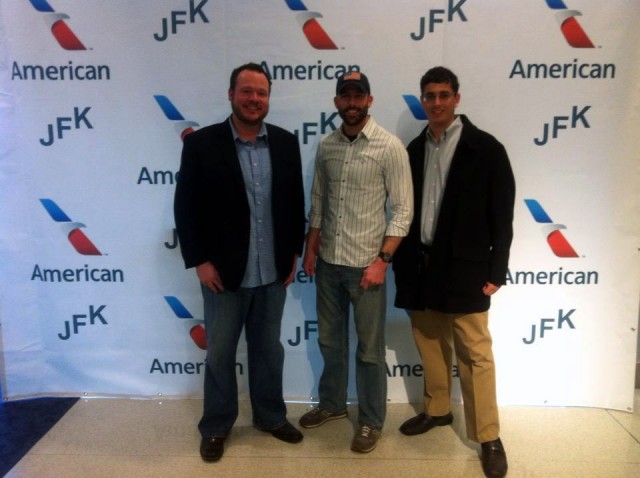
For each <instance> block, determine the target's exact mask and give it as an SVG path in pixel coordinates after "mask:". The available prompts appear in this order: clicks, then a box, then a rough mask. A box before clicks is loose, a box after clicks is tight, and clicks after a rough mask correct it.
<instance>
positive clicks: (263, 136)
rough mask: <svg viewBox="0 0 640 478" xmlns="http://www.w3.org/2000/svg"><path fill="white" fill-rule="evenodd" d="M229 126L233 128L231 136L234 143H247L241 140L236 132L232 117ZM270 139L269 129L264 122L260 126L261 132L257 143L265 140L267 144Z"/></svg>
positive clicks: (257, 137)
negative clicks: (259, 140)
mask: <svg viewBox="0 0 640 478" xmlns="http://www.w3.org/2000/svg"><path fill="white" fill-rule="evenodd" d="M229 126H231V134H232V135H233V140H234V141H240V142H246V141H243V140H242V138H240V136H238V132H237V131H236V128H235V126H233V121H231V116H229ZM268 137H269V136H268V134H267V127H266V125H265V124H264V121H263V122H262V124H261V125H260V131H258V135H257V136H256V141H257V140H258V139H263V140H264V142H265V143H266V142H267V138H268Z"/></svg>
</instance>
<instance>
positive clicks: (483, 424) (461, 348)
mask: <svg viewBox="0 0 640 478" xmlns="http://www.w3.org/2000/svg"><path fill="white" fill-rule="evenodd" d="M488 323H489V314H488V312H480V313H474V314H444V313H441V312H435V311H432V310H424V311H412V312H411V325H412V328H413V337H414V339H415V341H416V345H417V347H418V351H419V352H420V356H421V357H422V365H423V367H424V411H425V413H426V414H428V415H432V416H440V415H446V414H447V413H449V411H450V410H451V383H452V360H453V351H454V349H455V351H456V357H457V362H458V369H459V372H460V384H461V388H462V399H463V400H464V414H465V421H466V424H467V437H468V438H469V439H470V440H473V441H476V442H479V443H484V442H486V441H491V440H495V439H497V438H498V436H499V434H500V422H499V417H498V406H497V403H496V376H495V364H494V361H493V352H492V350H491V344H492V340H491V333H490V332H489V328H488Z"/></svg>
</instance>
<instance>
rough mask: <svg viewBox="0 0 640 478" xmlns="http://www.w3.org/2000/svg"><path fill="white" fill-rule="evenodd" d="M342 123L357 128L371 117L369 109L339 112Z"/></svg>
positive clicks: (351, 109)
mask: <svg viewBox="0 0 640 478" xmlns="http://www.w3.org/2000/svg"><path fill="white" fill-rule="evenodd" d="M338 114H339V115H340V118H342V121H343V122H344V123H345V124H347V125H349V126H356V125H359V124H360V123H362V122H363V121H364V120H365V119H366V118H367V116H369V108H355V107H349V108H344V109H341V110H338Z"/></svg>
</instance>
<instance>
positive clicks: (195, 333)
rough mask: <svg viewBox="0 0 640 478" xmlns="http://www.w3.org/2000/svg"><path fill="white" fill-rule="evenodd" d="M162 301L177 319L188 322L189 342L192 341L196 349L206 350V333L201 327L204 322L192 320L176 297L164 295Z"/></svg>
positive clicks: (189, 313)
mask: <svg viewBox="0 0 640 478" xmlns="http://www.w3.org/2000/svg"><path fill="white" fill-rule="evenodd" d="M164 300H166V301H167V304H169V307H171V310H172V311H173V313H174V314H175V315H176V317H177V318H179V319H181V320H188V321H190V322H189V336H190V337H191V340H193V343H194V344H196V345H197V346H198V348H200V349H202V350H206V349H207V333H206V332H205V328H204V326H203V325H202V324H203V323H204V321H203V320H197V319H194V317H193V315H191V312H189V311H188V310H187V308H186V307H185V306H184V304H183V303H182V302H180V299H178V298H177V297H175V296H172V295H166V296H165V297H164Z"/></svg>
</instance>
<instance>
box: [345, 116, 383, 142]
mask: <svg viewBox="0 0 640 478" xmlns="http://www.w3.org/2000/svg"><path fill="white" fill-rule="evenodd" d="M375 127H376V122H375V121H374V120H373V116H371V115H369V117H368V118H367V122H366V123H365V125H364V128H362V130H361V131H360V132H359V133H358V135H357V136H356V139H357V138H358V137H359V136H360V135H362V136H364V137H365V138H366V139H370V138H371V135H372V134H373V130H374V129H375ZM340 134H341V135H342V136H343V137H344V138H347V135H345V134H344V131H343V130H342V126H340ZM354 141H355V140H354Z"/></svg>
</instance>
